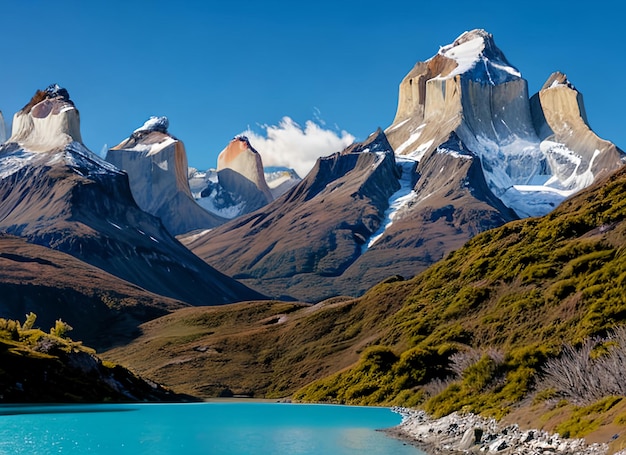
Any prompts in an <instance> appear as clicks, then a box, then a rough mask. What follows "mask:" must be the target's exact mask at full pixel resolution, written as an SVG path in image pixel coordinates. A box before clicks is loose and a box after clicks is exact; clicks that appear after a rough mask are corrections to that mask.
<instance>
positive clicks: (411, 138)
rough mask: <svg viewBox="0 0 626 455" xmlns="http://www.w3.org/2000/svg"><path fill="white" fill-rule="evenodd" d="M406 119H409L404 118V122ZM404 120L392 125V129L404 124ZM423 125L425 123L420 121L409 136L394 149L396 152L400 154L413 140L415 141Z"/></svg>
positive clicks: (420, 133)
mask: <svg viewBox="0 0 626 455" xmlns="http://www.w3.org/2000/svg"><path fill="white" fill-rule="evenodd" d="M408 120H410V119H406V120H405V121H404V122H406V121H408ZM404 122H400V123H399V124H398V125H396V126H394V127H393V128H392V129H396V128H398V127H399V126H401V125H402V124H404ZM425 126H426V124H425V123H422V124H421V125H420V126H418V127H417V128H415V130H414V131H413V132H412V133H411V135H410V136H409V138H408V139H407V140H406V141H404V142H403V143H402V144H400V145H399V146H398V147H397V148H396V150H395V152H396V154H398V155H401V154H402V153H403V152H404V151H405V150H406V149H407V148H409V146H410V145H411V144H413V143H414V142H415V141H417V140H418V139H419V138H420V136H421V135H422V130H423V129H424V127H425Z"/></svg>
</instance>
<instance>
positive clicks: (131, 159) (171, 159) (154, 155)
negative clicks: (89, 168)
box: [106, 117, 226, 235]
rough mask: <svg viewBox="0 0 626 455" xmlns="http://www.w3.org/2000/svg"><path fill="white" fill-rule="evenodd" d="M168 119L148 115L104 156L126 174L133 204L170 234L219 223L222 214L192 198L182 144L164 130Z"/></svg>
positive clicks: (206, 227)
mask: <svg viewBox="0 0 626 455" xmlns="http://www.w3.org/2000/svg"><path fill="white" fill-rule="evenodd" d="M168 123H169V122H168V120H167V118H166V117H152V118H151V119H149V120H148V121H147V122H146V123H145V124H144V125H143V126H142V127H140V128H138V129H137V130H135V131H134V132H133V133H132V134H131V136H130V137H129V138H128V139H125V140H124V141H122V142H121V143H120V144H118V145H117V146H115V147H113V148H112V149H110V150H109V151H108V152H107V156H106V160H107V161H108V162H110V163H112V164H113V165H115V166H116V167H117V168H119V169H123V170H124V171H125V172H126V173H127V174H128V178H129V181H130V188H131V191H132V193H133V198H134V199H135V201H136V202H137V205H138V206H139V207H140V208H141V209H142V210H145V211H146V212H148V213H151V214H152V215H154V216H156V217H158V218H160V219H161V221H162V222H163V225H164V226H165V227H166V228H167V230H168V231H169V232H170V233H171V234H172V235H178V234H184V233H186V232H190V231H193V230H196V229H210V228H213V227H215V226H219V225H220V224H223V223H224V222H225V221H226V220H225V219H224V218H221V217H219V216H217V215H215V214H212V213H209V212H207V211H206V210H204V209H203V208H202V207H200V206H199V205H198V204H197V203H196V202H195V201H194V199H193V197H192V195H191V191H190V189H189V181H188V179H187V172H188V171H187V170H188V165H187V154H186V152H185V146H184V144H183V143H182V141H180V140H178V139H176V138H175V137H174V136H172V135H170V134H169V133H168V131H167V128H168Z"/></svg>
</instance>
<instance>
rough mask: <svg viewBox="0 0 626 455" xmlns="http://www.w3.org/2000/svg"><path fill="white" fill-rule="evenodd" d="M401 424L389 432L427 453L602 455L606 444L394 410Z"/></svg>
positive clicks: (470, 419)
mask: <svg viewBox="0 0 626 455" xmlns="http://www.w3.org/2000/svg"><path fill="white" fill-rule="evenodd" d="M394 411H396V412H398V413H399V414H401V415H402V417H403V419H402V423H401V424H400V425H399V426H398V427H396V428H395V429H392V430H386V431H388V432H389V433H390V434H392V435H394V436H399V437H402V438H403V439H406V440H407V441H409V442H412V443H413V444H416V445H418V446H420V447H422V448H423V449H424V450H426V451H428V452H429V453H439V454H446V453H448V454H460V453H500V454H507V455H512V454H523V455H535V454H536V455H539V454H542V453H556V454H561V455H605V454H606V453H607V451H608V446H607V445H606V444H587V443H586V442H585V440H584V439H566V438H562V437H560V436H559V435H558V434H550V433H548V432H546V431H542V430H521V429H520V428H519V427H518V426H517V425H508V426H504V427H503V426H500V425H498V423H497V422H496V421H495V420H494V419H485V418H482V417H479V416H477V415H475V414H463V415H460V414H457V413H452V414H450V415H448V416H446V417H442V418H440V419H431V418H429V417H428V416H427V415H426V413H424V412H423V411H413V410H409V409H403V408H394Z"/></svg>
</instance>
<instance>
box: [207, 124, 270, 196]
mask: <svg viewBox="0 0 626 455" xmlns="http://www.w3.org/2000/svg"><path fill="white" fill-rule="evenodd" d="M227 171H232V173H236V174H238V175H240V176H241V177H243V178H245V179H246V180H248V181H249V182H252V183H253V184H254V186H255V187H256V189H257V190H258V191H259V192H260V193H261V194H262V195H263V197H264V198H265V203H268V202H271V201H272V194H271V193H270V189H269V187H268V186H267V182H266V181H265V175H264V173H263V161H262V160H261V155H259V152H257V151H256V150H255V149H254V148H252V146H251V145H250V142H249V141H248V138H247V137H245V136H237V137H236V138H235V139H233V140H232V141H230V143H229V144H228V146H227V147H226V148H225V149H224V150H222V151H221V152H220V154H219V156H218V157H217V174H218V178H219V180H220V183H221V184H222V186H223V187H224V188H226V189H227V190H228V191H235V190H236V189H237V186H236V185H237V181H232V177H231V176H232V173H230V172H227ZM231 186H232V189H231Z"/></svg>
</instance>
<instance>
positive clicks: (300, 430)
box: [0, 403, 424, 455]
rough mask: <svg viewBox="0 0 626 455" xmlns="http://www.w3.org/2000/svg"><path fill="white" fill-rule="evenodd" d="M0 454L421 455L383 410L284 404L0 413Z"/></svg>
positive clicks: (23, 409) (26, 409)
mask: <svg viewBox="0 0 626 455" xmlns="http://www.w3.org/2000/svg"><path fill="white" fill-rule="evenodd" d="M0 422H1V424H0V454H2V455H5V454H6V455H9V454H10V455H13V454H29V455H44V454H45V455H47V454H76V455H78V454H81V455H82V454H103V455H104V454H106V455H111V454H150V455H169V454H184V455H195V454H198V455H199V454H229V455H239V454H242V455H243V454H246V455H249V454H259V455H261V454H263V455H265V454H268V455H269V454H320V455H322V454H325V455H347V454H364V453H367V454H368V455H382V454H394V455H405V454H406V455H409V454H410V455H423V454H424V452H421V451H420V450H418V449H417V448H415V447H412V446H410V445H406V444H405V443H403V442H402V441H399V440H396V439H394V438H391V437H389V436H387V435H385V434H384V433H383V432H380V431H376V430H377V429H381V428H388V427H392V426H395V425H397V424H398V423H400V416H399V415H398V414H395V413H393V412H391V411H390V410H389V409H387V408H370V407H352V406H330V405H301V404H282V403H193V404H128V405H113V404H112V405H76V406H2V407H0Z"/></svg>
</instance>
